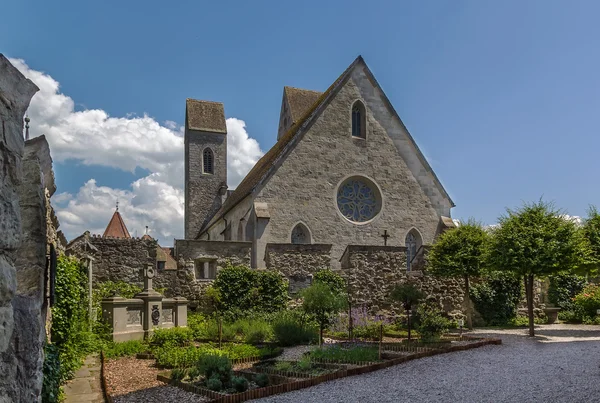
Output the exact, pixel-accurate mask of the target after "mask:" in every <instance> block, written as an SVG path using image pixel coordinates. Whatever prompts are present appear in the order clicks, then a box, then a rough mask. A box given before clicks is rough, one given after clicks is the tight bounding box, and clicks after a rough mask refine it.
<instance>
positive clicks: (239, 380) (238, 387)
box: [231, 376, 248, 393]
mask: <svg viewBox="0 0 600 403" xmlns="http://www.w3.org/2000/svg"><path fill="white" fill-rule="evenodd" d="M231 386H233V388H234V389H235V391H236V392H238V393H241V392H245V391H246V390H248V380H247V379H246V378H244V377H243V376H234V377H232V378H231Z"/></svg>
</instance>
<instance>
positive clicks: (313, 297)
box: [301, 282, 346, 345]
mask: <svg viewBox="0 0 600 403" xmlns="http://www.w3.org/2000/svg"><path fill="white" fill-rule="evenodd" d="M301 296H302V297H303V298H304V300H303V302H302V309H303V310H304V311H305V312H306V313H307V314H310V315H313V316H314V317H315V319H316V320H317V322H318V323H319V345H322V343H323V330H325V328H327V326H329V325H330V324H331V320H332V317H333V315H335V314H337V313H339V312H340V311H341V310H342V309H344V308H345V306H346V298H345V297H344V296H343V295H342V294H340V293H337V292H335V291H333V290H332V289H331V288H330V287H329V286H328V285H327V284H323V283H318V282H317V283H314V284H312V285H311V286H310V287H308V288H305V289H304V290H302V292H301Z"/></svg>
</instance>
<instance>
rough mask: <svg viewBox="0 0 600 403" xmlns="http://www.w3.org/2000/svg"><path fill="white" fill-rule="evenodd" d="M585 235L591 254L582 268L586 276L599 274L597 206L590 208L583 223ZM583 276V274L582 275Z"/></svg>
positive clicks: (599, 215) (598, 220) (598, 217)
mask: <svg viewBox="0 0 600 403" xmlns="http://www.w3.org/2000/svg"><path fill="white" fill-rule="evenodd" d="M582 231H583V235H584V236H585V238H586V239H587V241H588V243H589V254H588V257H587V260H586V264H584V265H582V266H581V267H580V269H582V270H580V271H583V272H585V274H588V273H590V274H592V275H597V274H598V267H599V266H600V213H599V212H598V209H597V208H596V207H595V206H590V208H589V209H588V216H587V217H586V219H585V221H584V223H583V228H582ZM580 274H583V273H580Z"/></svg>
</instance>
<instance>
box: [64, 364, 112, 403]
mask: <svg viewBox="0 0 600 403" xmlns="http://www.w3.org/2000/svg"><path fill="white" fill-rule="evenodd" d="M100 366H101V364H100V357H98V355H90V356H89V357H87V358H86V359H85V361H84V363H83V366H82V367H81V368H80V369H79V370H78V371H77V372H75V378H73V379H72V380H70V381H69V382H68V383H67V384H66V385H65V387H64V390H65V397H66V398H65V403H104V397H103V395H102V384H101V381H100Z"/></svg>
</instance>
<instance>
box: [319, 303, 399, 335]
mask: <svg viewBox="0 0 600 403" xmlns="http://www.w3.org/2000/svg"><path fill="white" fill-rule="evenodd" d="M350 315H351V317H352V335H353V337H357V338H361V339H369V340H379V333H380V329H381V325H383V332H384V333H386V332H387V331H388V330H389V329H390V328H391V325H392V320H391V319H389V318H387V317H385V316H383V315H372V314H370V313H369V311H368V309H367V307H366V306H364V305H363V306H355V307H353V308H352V309H351V310H350ZM348 326H349V318H348V315H338V316H337V317H336V318H335V319H334V320H333V322H332V325H331V326H330V329H331V330H332V331H334V332H339V333H338V334H339V335H340V336H343V337H347V336H348Z"/></svg>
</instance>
